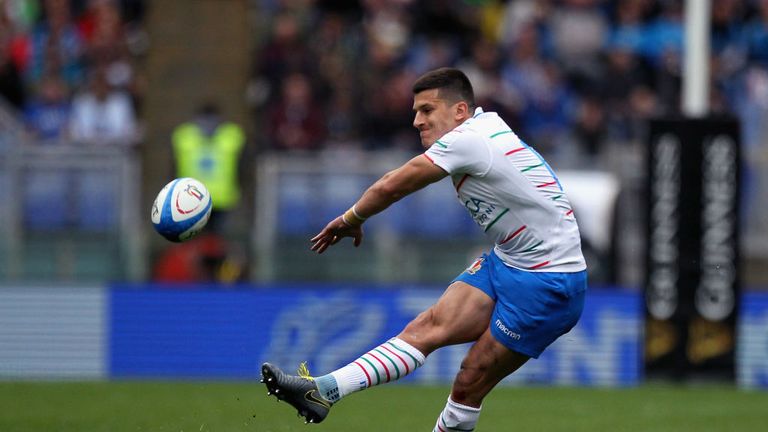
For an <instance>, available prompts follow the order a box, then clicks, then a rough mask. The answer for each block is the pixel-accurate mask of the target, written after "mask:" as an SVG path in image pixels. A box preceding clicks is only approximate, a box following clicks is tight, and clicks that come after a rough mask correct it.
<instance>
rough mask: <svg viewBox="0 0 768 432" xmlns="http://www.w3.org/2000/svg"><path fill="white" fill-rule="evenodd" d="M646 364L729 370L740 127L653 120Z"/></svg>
mask: <svg viewBox="0 0 768 432" xmlns="http://www.w3.org/2000/svg"><path fill="white" fill-rule="evenodd" d="M648 144H649V145H648V155H647V156H648V157H647V162H648V184H647V214H646V216H647V219H646V220H647V238H646V240H647V248H646V265H647V267H646V281H645V318H646V324H645V370H646V373H647V375H648V376H650V377H674V378H689V377H702V378H705V377H711V378H731V379H732V378H733V377H734V355H735V348H736V319H737V314H738V309H737V307H738V297H739V295H740V291H741V287H740V277H739V201H740V199H739V190H740V162H739V161H740V145H739V125H738V123H737V122H736V121H735V120H733V119H729V118H706V119H662V120H653V121H651V122H650V130H649V143H648Z"/></svg>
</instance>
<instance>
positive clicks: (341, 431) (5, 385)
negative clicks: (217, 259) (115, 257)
mask: <svg viewBox="0 0 768 432" xmlns="http://www.w3.org/2000/svg"><path fill="white" fill-rule="evenodd" d="M265 393H266V391H265V387H264V386H263V385H262V384H259V383H255V382H225V383H221V382H216V383H209V382H157V381H154V382H133V381H128V382H88V383H38V382H22V383H11V382H0V431H3V432H17V431H18V432H22V431H23V432H30V431H32V432H35V431H45V432H48V431H57V432H66V431H77V432H90V431H105V432H120V431H132V432H135V431H152V432H155V431H170V432H182V431H183V432H205V431H223V432H231V431H254V432H280V431H305V432H306V431H317V432H321V431H333V432H346V431H350V432H354V431H364V432H378V431H382V432H384V431H386V432H392V431H397V432H400V431H403V432H411V431H430V430H431V428H432V426H433V424H434V421H435V418H436V416H437V414H438V413H439V412H440V410H441V409H442V407H443V404H444V402H445V398H446V397H447V394H448V388H447V387H412V386H407V385H390V386H384V387H379V388H374V389H371V390H368V391H365V392H362V393H358V394H356V395H354V396H352V397H350V398H348V399H345V400H344V401H342V402H341V403H339V404H338V405H337V406H335V407H334V408H333V410H332V411H331V415H330V416H329V417H328V418H327V419H326V420H325V422H323V423H322V424H319V425H304V423H303V421H302V420H301V419H299V418H297V417H296V413H295V411H294V410H293V409H292V408H291V407H290V406H288V405H287V404H285V403H277V402H275V400H274V399H273V398H267V397H266V395H265ZM767 407H768V392H754V391H740V390H736V389H734V388H731V387H723V386H694V387H683V386H679V387H678V386H665V385H646V386H641V387H638V388H628V389H588V388H563V387H502V388H497V389H496V390H495V391H494V392H493V393H492V394H491V396H490V397H489V398H488V399H487V400H486V402H485V405H484V407H483V412H482V414H481V416H480V423H479V424H478V428H477V431H479V432H481V431H488V432H503V431H568V432H578V431H585V432H597V431H632V432H635V431H653V432H663V431H670V432H672V431H674V432H680V431H696V432H702V431H724V432H725V431H728V432H731V431H758V430H760V431H762V430H768V429H766V427H767V426H766V425H768V410H766V408H767Z"/></svg>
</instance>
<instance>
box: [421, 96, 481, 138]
mask: <svg viewBox="0 0 768 432" xmlns="http://www.w3.org/2000/svg"><path fill="white" fill-rule="evenodd" d="M438 93H439V90H438V89H430V90H424V91H422V92H419V93H416V94H415V95H414V96H413V110H414V111H415V112H416V115H415V117H414V118H413V127H415V128H416V129H418V130H419V136H420V137H421V145H422V146H423V147H424V148H425V149H428V148H429V147H431V146H432V144H434V143H435V141H437V140H438V138H440V137H441V136H443V135H445V134H446V133H448V132H449V131H451V130H452V129H453V128H455V127H456V126H458V125H460V124H461V123H463V122H464V120H466V119H467V117H468V116H467V113H468V109H467V104H466V102H456V103H453V104H452V103H451V102H449V101H447V100H445V99H441V98H440V96H439V94H438Z"/></svg>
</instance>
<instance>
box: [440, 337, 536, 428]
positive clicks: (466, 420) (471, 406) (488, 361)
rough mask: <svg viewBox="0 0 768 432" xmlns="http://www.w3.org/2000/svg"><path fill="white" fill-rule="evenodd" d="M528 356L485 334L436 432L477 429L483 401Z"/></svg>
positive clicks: (469, 355)
mask: <svg viewBox="0 0 768 432" xmlns="http://www.w3.org/2000/svg"><path fill="white" fill-rule="evenodd" d="M528 359H529V357H528V356H525V355H523V354H520V353H517V352H514V351H511V350H510V349H509V348H507V347H505V346H504V345H502V344H501V343H499V342H498V341H497V340H496V339H495V338H494V337H493V336H492V335H491V331H490V330H486V331H485V333H483V335H482V336H481V337H480V339H479V340H478V341H477V343H475V344H474V345H473V346H472V348H471V349H470V350H469V353H467V356H466V357H465V358H464V361H462V363H461V370H460V371H459V373H458V374H457V375H456V379H455V380H454V383H453V388H452V389H451V396H450V397H449V398H448V402H447V403H446V405H445V409H443V412H442V413H440V416H439V417H438V419H437V423H436V424H435V428H434V431H438V432H448V431H469V430H473V429H474V428H475V424H476V423H477V419H478V417H479V416H480V407H481V405H482V402H483V398H485V396H486V395H487V394H488V393H489V392H490V391H491V390H492V389H493V388H494V387H495V386H496V384H498V383H499V381H501V380H502V379H504V378H505V377H506V376H507V375H509V374H511V373H512V372H514V371H516V370H517V369H519V368H520V367H521V366H522V365H524V364H525V362H527V361H528Z"/></svg>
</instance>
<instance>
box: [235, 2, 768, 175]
mask: <svg viewBox="0 0 768 432" xmlns="http://www.w3.org/2000/svg"><path fill="white" fill-rule="evenodd" d="M254 3H255V5H256V6H255V7H256V9H257V10H258V11H259V12H260V16H261V24H263V25H257V26H256V27H257V29H258V30H259V31H260V33H259V34H258V35H257V37H256V39H257V40H258V41H261V42H262V43H260V44H258V46H257V50H256V53H255V55H254V60H255V63H254V72H253V79H252V82H251V85H250V88H249V90H248V95H249V98H250V101H251V103H252V106H253V107H254V111H255V115H254V118H255V119H256V121H257V123H259V125H257V130H264V131H266V132H267V133H266V135H265V136H266V138H265V139H264V140H262V142H261V147H262V148H263V149H277V150H317V149H322V148H327V147H328V146H347V147H361V146H362V147H363V148H366V149H381V148H398V147H399V148H408V149H418V140H417V139H415V135H414V134H413V131H412V129H411V126H410V124H411V121H412V113H411V94H410V83H411V82H413V80H414V78H415V77H418V76H419V75H420V74H421V73H423V72H425V71H426V70H429V69H432V68H435V67H438V66H443V65H451V66H457V67H460V68H461V69H463V70H464V71H465V72H466V73H467V74H468V75H469V76H470V78H471V80H472V81H473V82H474V83H475V85H476V92H477V98H478V100H479V104H480V105H482V106H483V107H484V108H485V109H486V110H495V111H499V112H501V113H502V114H503V117H504V118H506V119H509V121H510V122H512V127H513V128H514V129H515V130H516V131H518V133H519V135H520V136H521V137H522V138H523V139H525V140H528V141H529V142H530V143H532V144H533V145H535V146H536V147H537V148H538V149H539V150H540V151H541V152H542V153H544V154H545V155H546V156H547V157H549V158H551V159H552V160H555V161H558V160H560V161H563V160H571V161H573V160H577V161H581V162H584V163H585V164H587V166H588V165H589V164H590V163H596V162H597V161H598V160H599V156H600V154H601V153H602V152H603V151H604V149H605V148H606V146H608V144H609V143H610V145H619V146H621V145H624V144H625V143H632V142H637V140H638V139H640V138H641V137H642V133H643V129H642V128H643V124H644V119H646V118H648V117H651V116H654V115H669V114H675V113H678V112H679V106H680V103H679V98H680V93H681V84H682V81H681V72H682V61H683V58H682V55H683V52H682V50H683V43H684V40H683V39H684V23H683V19H684V15H683V3H684V2H683V1H682V0H615V1H608V0H535V1H534V0H509V1H503V0H464V1H451V2H445V1H441V0H425V1H414V0H360V1H330V0H327V1H326V0H314V1H312V0H298V1H289V0H288V1H278V0H257V1H255V2H254ZM711 54H712V61H711V110H712V112H713V113H716V114H717V113H733V114H736V115H738V116H739V117H741V119H742V120H743V125H744V144H745V148H746V149H747V152H749V151H750V149H751V148H752V149H754V148H756V147H759V146H760V145H761V143H762V142H763V141H765V140H764V138H765V137H766V136H768V135H766V132H765V131H764V130H763V129H764V124H765V122H764V121H763V119H764V118H765V115H766V113H768V69H767V67H768V1H766V0H718V1H713V2H712V39H711Z"/></svg>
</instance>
